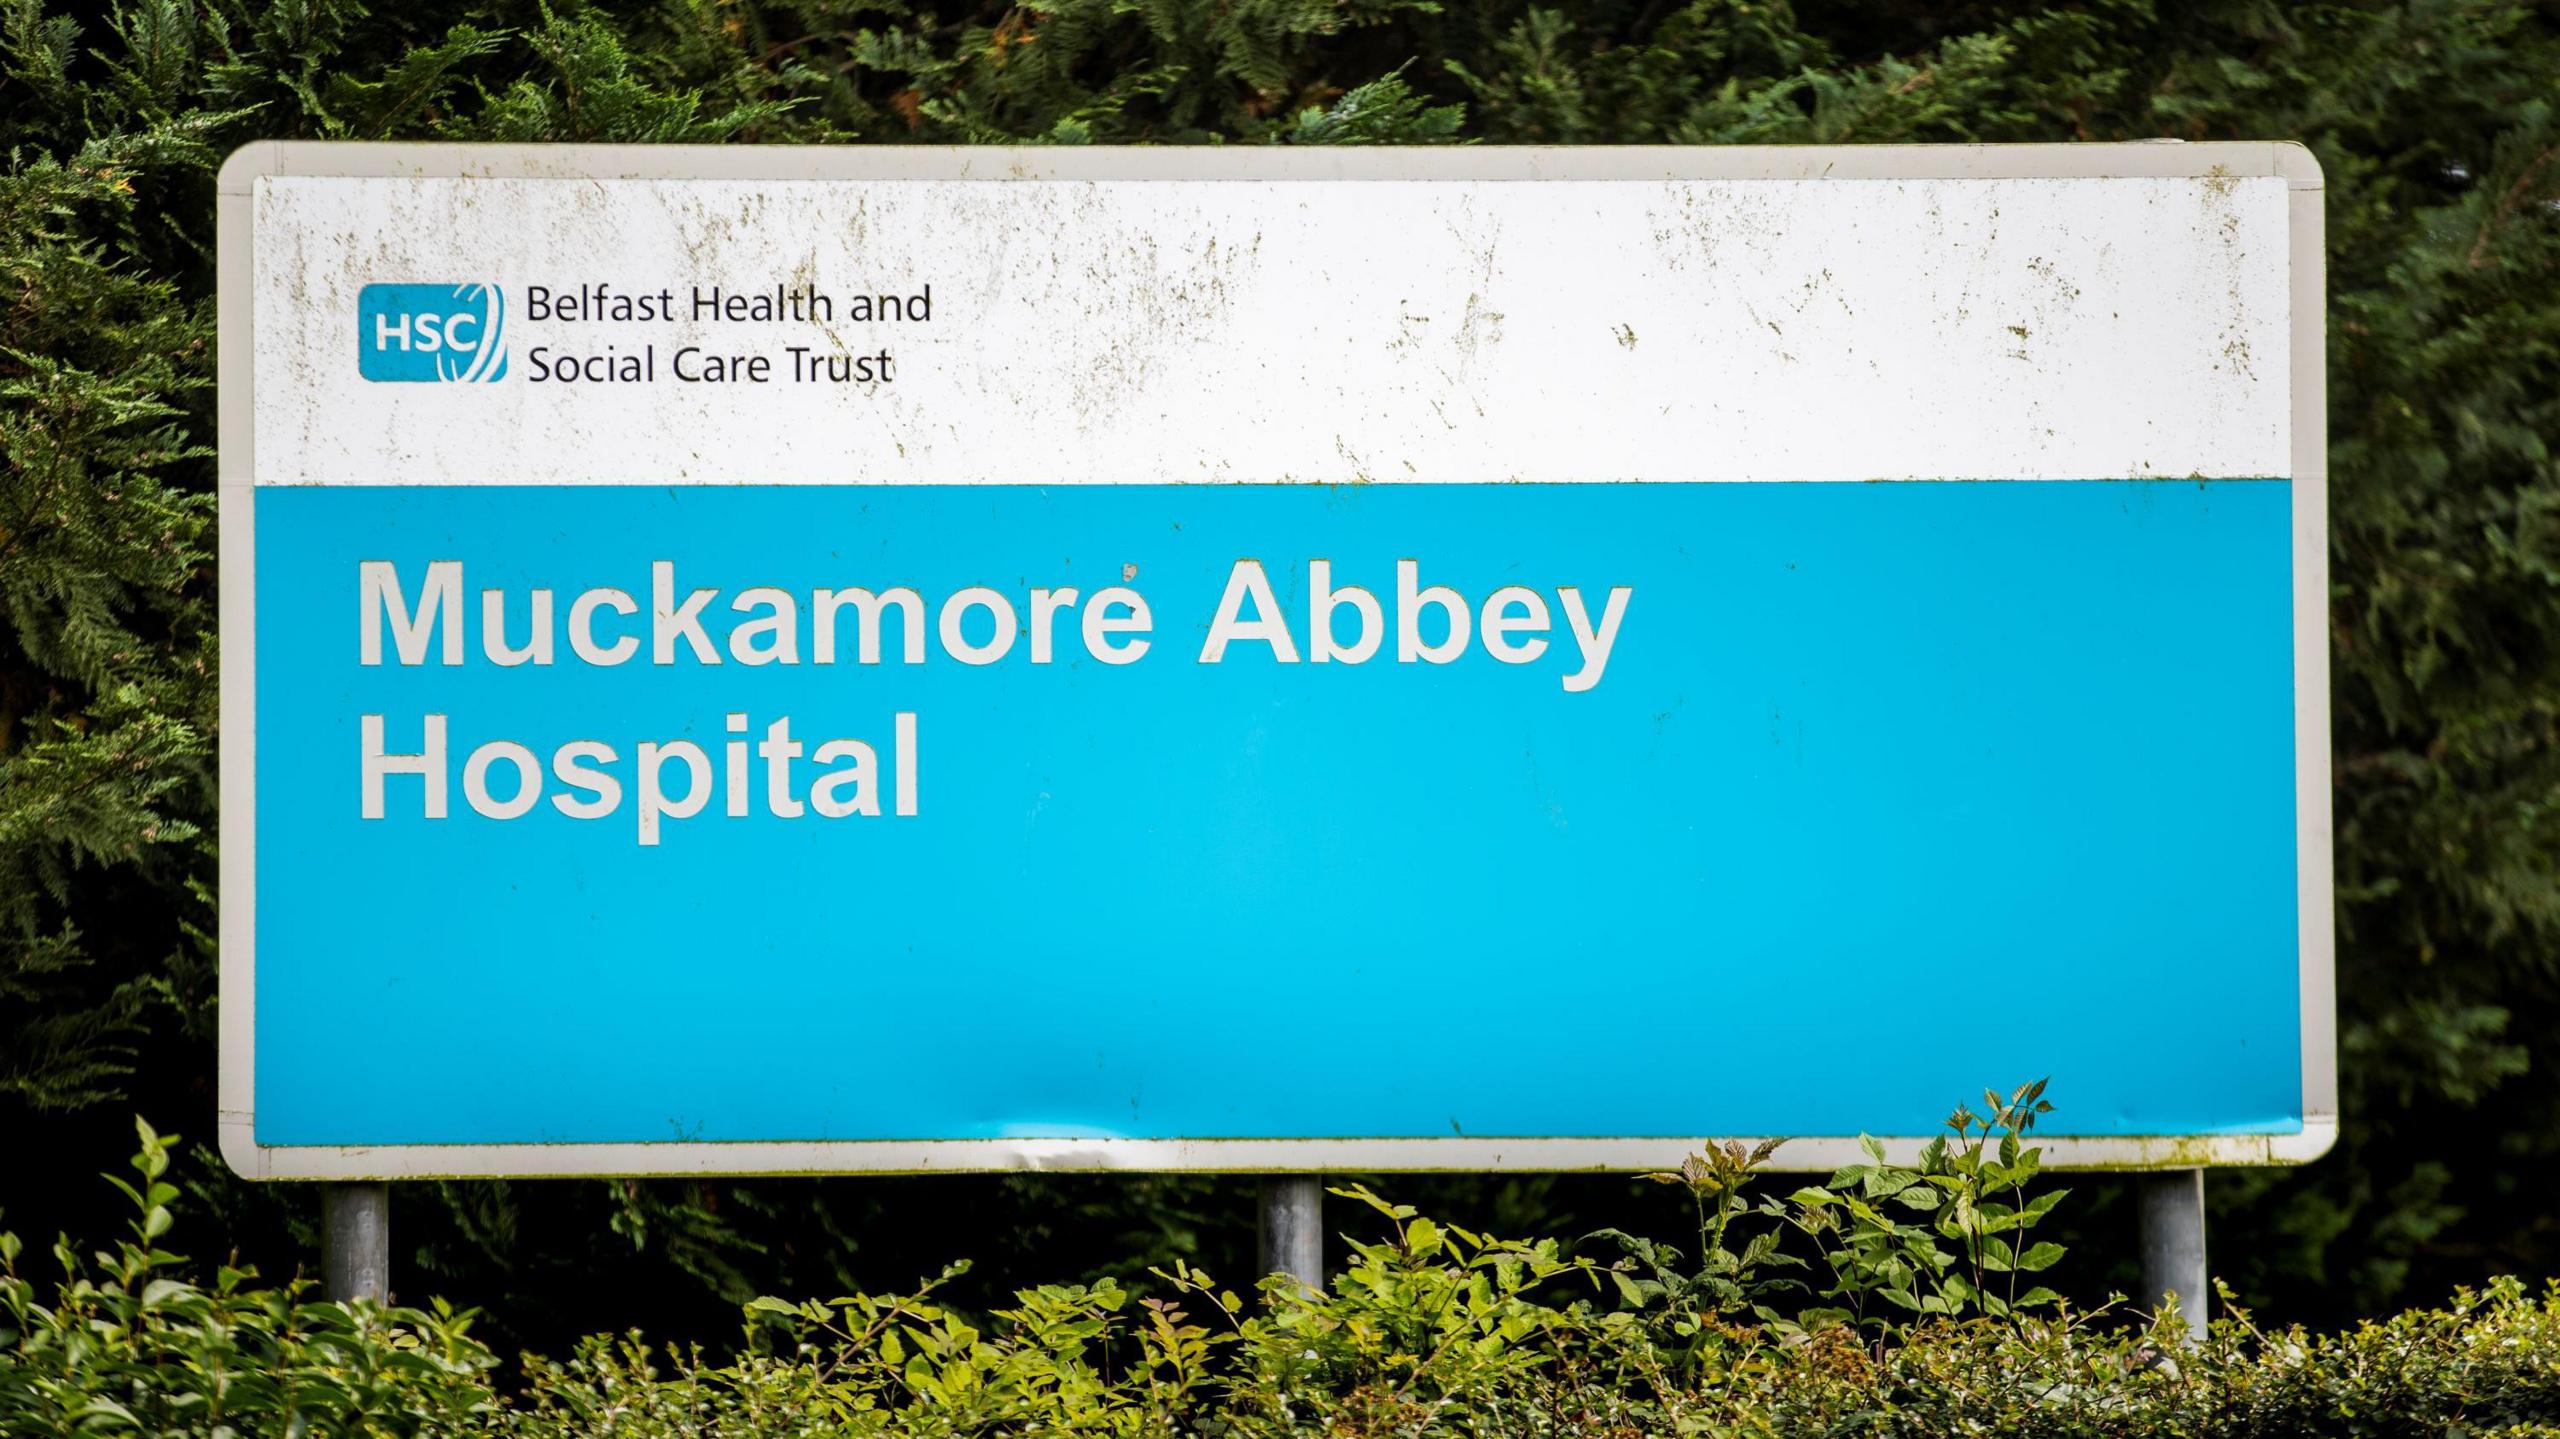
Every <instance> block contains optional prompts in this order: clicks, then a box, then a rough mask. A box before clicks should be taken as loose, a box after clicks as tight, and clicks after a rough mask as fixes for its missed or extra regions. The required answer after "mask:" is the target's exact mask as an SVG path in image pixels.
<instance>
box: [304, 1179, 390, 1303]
mask: <svg viewBox="0 0 2560 1439" xmlns="http://www.w3.org/2000/svg"><path fill="white" fill-rule="evenodd" d="M320 1294H321V1297H323V1298H326V1299H335V1300H338V1301H340V1302H342V1303H343V1302H348V1301H352V1300H357V1299H370V1300H372V1301H373V1302H374V1303H376V1304H387V1303H389V1302H390V1301H391V1186H390V1185H388V1184H380V1183H375V1184H364V1183H344V1184H324V1185H322V1186H321V1187H320Z"/></svg>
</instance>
